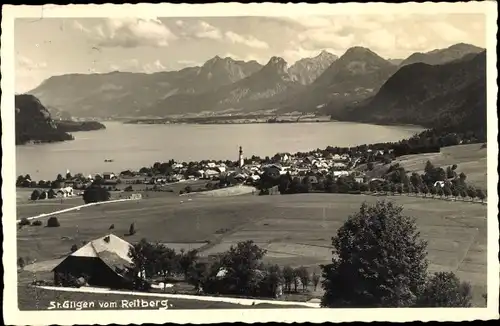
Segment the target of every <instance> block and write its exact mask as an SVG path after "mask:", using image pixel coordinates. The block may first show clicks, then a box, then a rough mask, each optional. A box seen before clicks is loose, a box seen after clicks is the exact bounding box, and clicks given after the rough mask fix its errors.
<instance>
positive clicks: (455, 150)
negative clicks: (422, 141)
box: [394, 144, 487, 189]
mask: <svg viewBox="0 0 500 326" xmlns="http://www.w3.org/2000/svg"><path fill="white" fill-rule="evenodd" d="M486 154H487V149H486V148H482V144H468V145H458V146H450V147H443V148H441V152H439V153H429V154H416V155H405V156H401V157H398V158H397V159H396V160H395V161H394V163H396V162H397V163H399V164H400V165H401V166H402V167H404V168H405V169H406V171H409V172H419V173H423V170H424V167H425V163H426V162H427V160H429V161H431V163H432V164H434V166H439V167H443V168H446V167H447V166H450V165H453V164H457V166H458V168H457V171H458V173H461V172H463V173H465V175H466V176H467V182H468V183H471V184H472V185H474V186H476V187H480V188H482V189H487V174H486V171H487V168H486V163H487V155H486Z"/></svg>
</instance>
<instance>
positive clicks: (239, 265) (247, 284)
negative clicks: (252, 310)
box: [220, 240, 266, 294]
mask: <svg viewBox="0 0 500 326" xmlns="http://www.w3.org/2000/svg"><path fill="white" fill-rule="evenodd" d="M265 254H266V250H264V249H261V248H260V247H259V246H257V245H256V244H255V243H254V242H253V241H252V240H249V241H242V242H238V243H237V244H236V246H231V248H230V249H229V251H227V252H226V253H224V254H223V255H222V257H221V260H220V265H221V266H224V267H225V268H226V270H227V274H226V276H225V278H224V282H225V286H226V288H225V289H224V290H225V291H226V292H228V293H238V294H249V293H253V292H255V291H256V290H257V287H258V283H259V279H258V278H257V275H256V274H257V268H258V267H260V265H261V263H262V261H261V260H262V258H263V257H264V255H265Z"/></svg>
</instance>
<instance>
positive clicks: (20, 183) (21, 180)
mask: <svg viewBox="0 0 500 326" xmlns="http://www.w3.org/2000/svg"><path fill="white" fill-rule="evenodd" d="M24 180H25V179H24V177H23V176H22V175H20V176H18V177H17V180H16V187H22V186H23V183H24Z"/></svg>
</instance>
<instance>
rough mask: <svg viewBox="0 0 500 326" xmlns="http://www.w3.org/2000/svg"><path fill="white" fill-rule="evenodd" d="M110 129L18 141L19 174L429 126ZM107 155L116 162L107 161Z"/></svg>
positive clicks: (377, 137)
mask: <svg viewBox="0 0 500 326" xmlns="http://www.w3.org/2000/svg"><path fill="white" fill-rule="evenodd" d="M105 125H106V129H104V130H96V131H86V132H75V133H73V135H74V137H75V140H73V141H68V142H61V143H52V144H36V145H23V146H16V160H17V164H16V167H17V172H16V175H20V174H23V175H24V174H27V173H29V174H30V175H31V177H32V178H34V179H35V180H40V179H51V180H52V179H54V178H55V177H56V176H57V174H58V173H61V174H65V173H66V170H70V171H71V172H72V173H73V174H75V173H78V172H82V173H85V174H90V173H102V172H115V173H119V172H120V171H123V170H126V169H135V170H138V169H139V168H141V167H142V166H151V165H152V164H153V163H154V162H164V161H168V160H170V159H174V160H176V161H194V160H202V159H222V160H226V159H229V160H235V161H236V160H237V159H238V148H239V146H242V147H243V155H244V156H245V157H250V156H252V155H258V156H266V155H268V156H272V155H274V154H276V153H278V152H291V153H294V152H298V151H309V150H313V149H316V148H325V147H327V146H329V145H330V146H339V147H347V146H356V145H361V144H371V143H378V142H387V141H397V140H401V139H403V138H408V137H410V136H412V135H414V134H415V133H417V132H419V131H421V130H423V129H422V128H420V127H416V126H380V125H370V124H360V123H350V122H325V123H290V124H286V123H283V124H267V123H262V124H245V125H242V124H239V125H237V124H233V125H193V124H170V125H136V124H122V123H121V122H106V123H105ZM105 159H112V160H113V162H111V163H106V162H104V160H105Z"/></svg>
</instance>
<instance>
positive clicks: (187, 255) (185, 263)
mask: <svg viewBox="0 0 500 326" xmlns="http://www.w3.org/2000/svg"><path fill="white" fill-rule="evenodd" d="M197 259H198V251H197V250H196V249H192V250H189V251H187V252H185V251H184V250H181V253H180V257H179V267H180V269H181V271H182V273H183V274H184V279H186V280H187V278H188V273H189V270H191V268H192V267H193V266H194V265H195V264H196V260H197Z"/></svg>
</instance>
